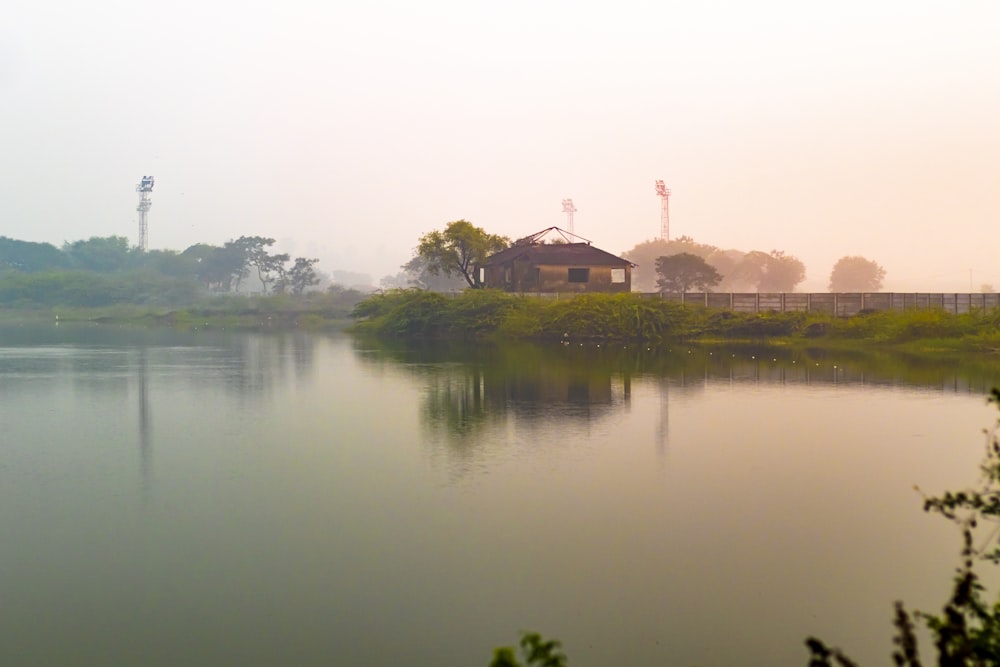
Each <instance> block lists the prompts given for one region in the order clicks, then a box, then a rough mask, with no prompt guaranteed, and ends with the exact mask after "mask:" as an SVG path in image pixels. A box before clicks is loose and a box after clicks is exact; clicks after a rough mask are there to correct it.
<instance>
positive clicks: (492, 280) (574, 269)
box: [476, 227, 635, 292]
mask: <svg viewBox="0 0 1000 667" xmlns="http://www.w3.org/2000/svg"><path fill="white" fill-rule="evenodd" d="M552 232H555V233H557V234H559V235H560V236H561V238H560V239H558V240H556V241H554V242H546V241H545V240H544V237H545V236H547V235H549V234H550V233H552ZM567 235H568V236H567ZM570 237H572V238H573V239H580V237H578V236H576V235H573V234H570V233H569V232H566V231H564V230H561V229H559V228H558V227H550V228H549V229H545V230H542V231H541V232H538V233H537V234H533V235H531V236H528V237H525V238H523V239H518V240H517V241H515V242H514V245H512V246H511V247H509V248H507V249H506V250H501V251H500V252H498V253H496V254H494V255H493V256H491V257H490V258H489V259H487V260H486V262H485V263H484V264H482V265H481V266H479V267H478V268H479V270H478V271H477V272H476V278H477V283H478V285H480V286H482V287H491V288H496V289H502V290H506V291H508V292H630V291H632V269H633V267H634V266H635V265H634V264H632V263H631V262H629V261H628V260H626V259H622V258H621V257H617V256H615V255H612V254H611V253H609V252H605V251H604V250H601V249H599V248H595V247H594V246H592V245H590V241H587V240H586V239H580V242H575V241H573V240H571V239H570Z"/></svg>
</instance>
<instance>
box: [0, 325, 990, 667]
mask: <svg viewBox="0 0 1000 667" xmlns="http://www.w3.org/2000/svg"><path fill="white" fill-rule="evenodd" d="M995 380H996V378H993V377H992V376H991V375H990V374H989V372H987V371H985V370H982V369H978V368H976V366H975V365H972V366H971V367H955V366H951V367H943V366H942V365H940V364H931V363H921V364H918V363H916V362H914V361H912V360H911V361H910V362H908V363H901V362H899V361H896V360H892V359H886V358H877V357H876V358H868V359H852V358H843V357H838V356H837V355H829V354H828V355H823V354H820V353H814V354H812V355H808V354H804V353H795V354H793V353H788V352H786V353H783V354H781V355H778V354H777V353H773V352H765V351H763V350H755V349H750V348H741V349H733V350H727V351H725V352H723V351H721V350H718V349H713V350H711V351H706V350H699V349H687V348H678V349H671V350H661V351H654V350H647V349H645V348H642V347H638V346H635V347H622V346H618V347H612V348H607V347H599V346H595V345H588V346H580V345H553V346H516V347H505V348H492V347H486V348H468V347H456V346H451V347H448V348H444V349H441V348H414V347H406V346H390V347H386V346H380V345H376V344H372V343H365V342H358V341H355V340H352V339H351V338H349V337H347V336H342V335H330V336H327V335H310V334H304V333H293V334H275V335H263V334H236V333H225V332H197V331H195V332H175V331H170V330H145V329H129V328H118V327H113V328H112V327H106V326H97V325H86V326H73V327H67V326H65V325H64V326H42V327H27V326H23V327H3V328H0V527H2V538H0V664H4V665H59V666H67V665H126V664H130V665H131V664H134V665H223V664H239V665H359V666H362V665H363V666H365V667H383V666H384V667H389V666H392V667H397V666H399V665H456V666H457V665H462V666H466V665H483V666H485V665H487V664H488V663H489V661H490V658H491V652H492V649H493V648H494V647H496V646H500V645H512V644H515V643H516V642H517V640H518V637H519V635H518V632H519V630H536V631H538V632H541V633H542V634H543V635H545V636H547V637H556V638H559V639H561V640H562V641H563V642H564V645H565V650H566V652H567V653H568V654H569V657H570V664H571V665H574V666H575V667H587V666H594V667H597V666H606V665H626V664H627V665H682V666H691V665H700V666H701V667H709V666H712V665H719V666H723V665H737V664H743V665H753V664H757V665H763V664H768V665H804V664H805V663H806V656H807V654H806V651H805V649H804V647H803V640H804V639H805V637H806V636H807V635H811V634H812V635H817V636H819V637H821V638H823V639H824V640H825V641H827V642H829V643H832V644H836V645H838V646H840V647H842V648H843V649H845V650H846V651H847V653H848V654H849V655H852V656H853V657H854V658H855V659H857V660H860V661H862V662H863V663H864V664H867V665H878V664H886V665H888V664H890V660H889V654H890V652H891V650H892V645H891V635H892V626H891V618H892V604H893V601H894V600H896V599H904V600H905V601H906V602H907V603H908V604H909V605H910V606H911V607H918V608H922V609H927V610H931V611H937V610H938V609H939V607H940V606H941V604H942V603H943V602H944V601H945V597H946V595H947V593H948V591H949V590H950V584H951V581H950V579H951V574H952V571H953V567H954V566H955V565H956V564H957V563H958V549H959V535H958V532H957V530H956V529H955V528H954V527H953V526H951V525H950V524H948V523H947V522H945V521H944V520H943V519H940V518H937V517H934V516H930V515H926V514H924V513H923V512H922V511H921V496H920V494H919V493H918V492H917V491H916V490H914V486H915V485H918V486H919V487H921V488H922V489H924V490H926V491H927V492H930V493H936V492H939V491H941V490H943V489H957V488H960V487H965V486H967V485H969V484H970V483H971V482H973V481H974V479H975V475H976V465H977V463H978V461H979V460H980V458H981V455H982V452H983V442H984V435H983V429H984V427H990V426H992V424H993V422H994V421H995V417H996V411H995V409H994V408H992V407H990V406H988V405H987V404H986V399H985V393H986V392H987V391H988V389H989V387H990V386H991V385H992V384H994V383H995ZM987 573H988V570H987ZM929 649H930V646H929V644H928V645H926V646H925V653H924V656H925V659H927V658H930V656H931V653H930V650H929Z"/></svg>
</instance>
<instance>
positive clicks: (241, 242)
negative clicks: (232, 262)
mask: <svg viewBox="0 0 1000 667" xmlns="http://www.w3.org/2000/svg"><path fill="white" fill-rule="evenodd" d="M273 245H274V239H270V238H265V237H263V236H241V237H239V238H238V239H236V240H235V241H227V242H226V245H225V246H224V247H225V248H229V249H230V250H232V251H233V252H235V253H238V254H239V255H240V256H241V257H242V258H243V264H242V268H241V270H240V273H239V274H238V275H237V276H236V291H239V289H240V282H241V281H242V280H243V278H245V277H247V275H248V274H249V271H250V268H251V267H252V268H254V269H255V270H256V273H257V279H258V280H260V284H261V286H262V287H263V288H264V293H265V294H266V293H267V291H268V287H269V285H271V284H272V283H274V282H276V281H281V280H283V276H284V272H285V262H287V261H288V260H289V256H288V255H287V254H286V253H281V254H278V255H272V254H270V253H269V252H268V251H267V249H268V248H270V247H271V246H273Z"/></svg>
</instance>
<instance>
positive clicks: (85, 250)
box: [63, 236, 141, 273]
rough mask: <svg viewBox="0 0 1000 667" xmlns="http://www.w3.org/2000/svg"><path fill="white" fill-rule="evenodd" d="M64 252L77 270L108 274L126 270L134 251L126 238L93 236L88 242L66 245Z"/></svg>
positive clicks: (75, 242) (64, 245)
mask: <svg viewBox="0 0 1000 667" xmlns="http://www.w3.org/2000/svg"><path fill="white" fill-rule="evenodd" d="M63 252H65V253H66V254H67V255H68V256H69V259H70V264H71V265H72V266H74V267H76V268H80V269H84V270H86V271H98V272H101V273H107V272H110V271H120V270H121V269H124V268H126V266H127V265H128V263H129V258H130V255H131V253H132V250H131V249H130V248H129V245H128V239H127V238H125V237H124V236H107V237H99V236H92V237H90V238H89V239H87V240H86V241H74V242H73V243H68V242H67V243H64V244H63ZM140 252H141V251H140Z"/></svg>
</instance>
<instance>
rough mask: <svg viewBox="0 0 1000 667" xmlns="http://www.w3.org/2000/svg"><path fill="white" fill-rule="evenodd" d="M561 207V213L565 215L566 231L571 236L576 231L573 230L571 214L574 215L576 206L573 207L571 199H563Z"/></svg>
mask: <svg viewBox="0 0 1000 667" xmlns="http://www.w3.org/2000/svg"><path fill="white" fill-rule="evenodd" d="M562 206H563V213H565V214H566V231H568V232H569V233H570V234H573V233H575V231H576V230H574V229H573V214H574V213H576V206H573V200H572V199H563V202H562Z"/></svg>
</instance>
